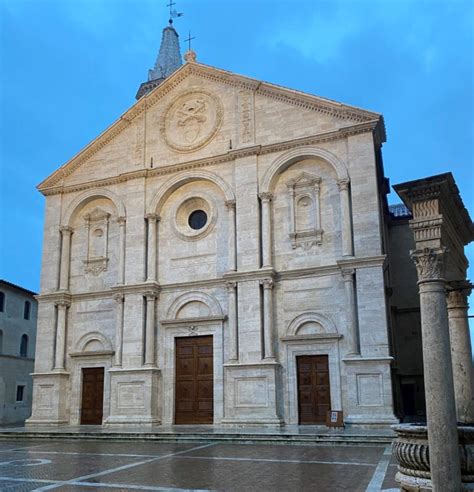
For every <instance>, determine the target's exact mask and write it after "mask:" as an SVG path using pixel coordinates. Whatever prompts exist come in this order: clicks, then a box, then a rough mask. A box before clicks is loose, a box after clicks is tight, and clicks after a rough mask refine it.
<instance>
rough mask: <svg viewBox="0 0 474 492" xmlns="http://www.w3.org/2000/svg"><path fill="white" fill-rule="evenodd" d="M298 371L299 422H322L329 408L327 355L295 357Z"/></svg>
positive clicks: (324, 420)
mask: <svg viewBox="0 0 474 492" xmlns="http://www.w3.org/2000/svg"><path fill="white" fill-rule="evenodd" d="M296 365H297V371H298V412H299V423H300V424H324V423H325V422H326V413H327V412H328V410H331V395H330V392H329V364H328V356H327V355H302V356H299V357H297V358H296Z"/></svg>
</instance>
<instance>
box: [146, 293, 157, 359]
mask: <svg viewBox="0 0 474 492" xmlns="http://www.w3.org/2000/svg"><path fill="white" fill-rule="evenodd" d="M155 301H156V294H154V293H153V292H148V293H147V294H146V324H145V366H150V367H155V365H156V357H155Z"/></svg>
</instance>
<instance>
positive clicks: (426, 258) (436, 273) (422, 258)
mask: <svg viewBox="0 0 474 492" xmlns="http://www.w3.org/2000/svg"><path fill="white" fill-rule="evenodd" d="M446 252H447V248H445V247H441V248H423V249H417V250H414V251H411V252H410V256H411V259H412V260H413V262H414V263H415V266H416V270H417V272H418V283H420V282H432V281H443V280H444V269H445V262H444V256H445V254H446Z"/></svg>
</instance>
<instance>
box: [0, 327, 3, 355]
mask: <svg viewBox="0 0 474 492" xmlns="http://www.w3.org/2000/svg"><path fill="white" fill-rule="evenodd" d="M0 354H3V331H2V330H0Z"/></svg>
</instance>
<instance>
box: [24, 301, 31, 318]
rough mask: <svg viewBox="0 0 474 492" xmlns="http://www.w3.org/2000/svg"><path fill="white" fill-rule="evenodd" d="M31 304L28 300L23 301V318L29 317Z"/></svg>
mask: <svg viewBox="0 0 474 492" xmlns="http://www.w3.org/2000/svg"><path fill="white" fill-rule="evenodd" d="M30 311H31V304H30V301H25V307H24V308H23V319H30Z"/></svg>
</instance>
